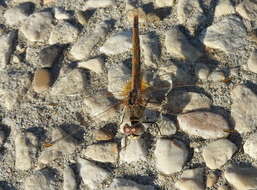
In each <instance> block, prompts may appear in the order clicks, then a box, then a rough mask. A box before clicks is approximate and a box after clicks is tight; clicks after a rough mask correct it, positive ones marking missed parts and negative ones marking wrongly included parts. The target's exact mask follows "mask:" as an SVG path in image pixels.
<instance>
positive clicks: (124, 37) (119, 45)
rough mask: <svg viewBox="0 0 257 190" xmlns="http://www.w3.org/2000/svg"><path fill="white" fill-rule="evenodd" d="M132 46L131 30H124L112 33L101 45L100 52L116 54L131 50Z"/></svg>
mask: <svg viewBox="0 0 257 190" xmlns="http://www.w3.org/2000/svg"><path fill="white" fill-rule="evenodd" d="M131 48H132V43H131V32H130V31H122V32H118V33H116V34H114V35H112V36H111V37H110V38H109V39H107V40H106V42H105V43H104V44H103V46H102V47H100V52H102V53H104V54H106V55H116V54H120V53H124V52H127V51H129V50H130V49H131Z"/></svg>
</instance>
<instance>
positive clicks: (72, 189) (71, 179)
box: [63, 165, 77, 190]
mask: <svg viewBox="0 0 257 190" xmlns="http://www.w3.org/2000/svg"><path fill="white" fill-rule="evenodd" d="M76 189H77V183H76V179H75V174H74V172H73V170H72V169H71V168H70V167H69V166H67V165H66V166H65V167H64V170H63V190H76Z"/></svg>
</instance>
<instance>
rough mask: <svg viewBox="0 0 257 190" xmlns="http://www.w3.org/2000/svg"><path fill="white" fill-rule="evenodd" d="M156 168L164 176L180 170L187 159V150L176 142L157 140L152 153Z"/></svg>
mask: <svg viewBox="0 0 257 190" xmlns="http://www.w3.org/2000/svg"><path fill="white" fill-rule="evenodd" d="M154 155H155V158H156V168H157V169H158V170H159V171H160V172H161V173H163V174H165V175H170V174H173V173H176V172H178V171H181V170H182V167H183V165H184V164H185V162H186V160H187V157H188V150H187V148H186V146H185V145H184V143H183V142H181V141H178V140H168V139H158V140H157V142H156V148H155V151H154Z"/></svg>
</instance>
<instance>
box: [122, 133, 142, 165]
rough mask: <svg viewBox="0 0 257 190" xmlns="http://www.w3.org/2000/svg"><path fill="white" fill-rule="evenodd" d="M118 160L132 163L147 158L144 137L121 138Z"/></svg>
mask: <svg viewBox="0 0 257 190" xmlns="http://www.w3.org/2000/svg"><path fill="white" fill-rule="evenodd" d="M119 158H120V160H119V161H120V162H121V163H124V162H126V163H133V162H137V161H146V160H147V150H146V144H145V141H144V139H142V138H137V139H127V137H125V138H123V139H122V141H121V151H120V156H119Z"/></svg>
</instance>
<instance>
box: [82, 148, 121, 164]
mask: <svg viewBox="0 0 257 190" xmlns="http://www.w3.org/2000/svg"><path fill="white" fill-rule="evenodd" d="M118 154H119V153H118V145H117V144H116V143H105V144H93V145H89V146H88V147H87V148H86V149H85V150H83V155H84V156H86V157H87V158H89V159H92V160H95V161H98V162H110V163H116V162H117V161H118Z"/></svg>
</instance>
